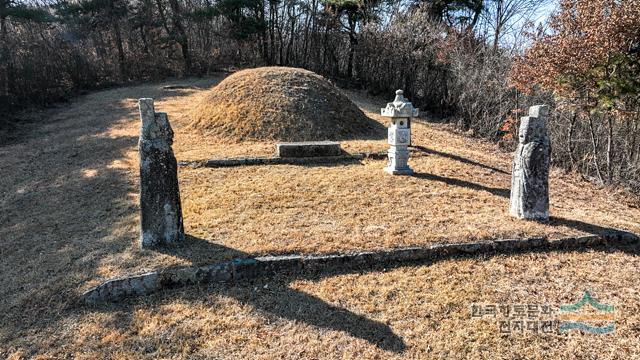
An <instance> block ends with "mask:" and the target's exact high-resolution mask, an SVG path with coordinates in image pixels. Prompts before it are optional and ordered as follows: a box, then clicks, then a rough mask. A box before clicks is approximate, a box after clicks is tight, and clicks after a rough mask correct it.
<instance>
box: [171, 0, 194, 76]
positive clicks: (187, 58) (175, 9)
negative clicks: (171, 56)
mask: <svg viewBox="0 0 640 360" xmlns="http://www.w3.org/2000/svg"><path fill="white" fill-rule="evenodd" d="M169 6H170V7H171V12H172V13H173V17H172V18H171V19H172V21H173V28H174V30H175V33H176V34H177V36H176V41H177V42H178V44H180V48H181V50H182V58H183V60H184V72H185V74H189V73H191V54H190V53H189V40H188V38H187V32H186V31H185V29H184V26H183V25H182V20H181V13H180V4H178V1H177V0H169Z"/></svg>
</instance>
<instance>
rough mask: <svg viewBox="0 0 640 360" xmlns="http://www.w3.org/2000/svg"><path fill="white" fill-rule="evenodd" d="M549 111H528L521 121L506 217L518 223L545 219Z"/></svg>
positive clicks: (541, 107)
mask: <svg viewBox="0 0 640 360" xmlns="http://www.w3.org/2000/svg"><path fill="white" fill-rule="evenodd" d="M548 114H549V107H548V106H547V105H537V106H532V107H530V108H529V116H525V117H523V118H521V121H520V129H519V132H518V149H517V150H516V153H515V157H514V160H513V168H512V177H511V200H510V209H509V213H510V214H511V215H512V216H515V217H517V218H520V219H527V220H539V221H540V220H541V221H546V220H548V219H549V163H550V158H551V145H550V143H549V136H547V126H546V122H547V116H548Z"/></svg>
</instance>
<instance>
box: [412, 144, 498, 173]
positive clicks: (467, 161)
mask: <svg viewBox="0 0 640 360" xmlns="http://www.w3.org/2000/svg"><path fill="white" fill-rule="evenodd" d="M412 148H413V149H415V150H418V151H420V152H423V153H425V154H429V155H436V156H442V157H446V158H449V159H452V160H456V161H459V162H461V163H464V164H469V165H473V166H479V167H481V168H483V169H487V170H492V171H495V172H499V173H501V174H507V175H509V172H507V171H504V170H502V169H498V168H496V167H493V166H489V165H485V164H483V163H479V162H477V161H475V160H471V159H467V158H465V157H462V156H459V155H454V154H449V153H446V152H442V151H438V150H433V149H429V148H428V147H425V146H420V145H414V146H412Z"/></svg>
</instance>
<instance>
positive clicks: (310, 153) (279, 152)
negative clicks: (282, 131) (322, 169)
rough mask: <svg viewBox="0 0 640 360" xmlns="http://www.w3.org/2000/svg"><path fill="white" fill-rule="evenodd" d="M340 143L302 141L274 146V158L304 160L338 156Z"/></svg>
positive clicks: (340, 152) (340, 150) (340, 151)
mask: <svg viewBox="0 0 640 360" xmlns="http://www.w3.org/2000/svg"><path fill="white" fill-rule="evenodd" d="M340 155H342V149H341V148H340V143H337V142H333V141H304V142H291V143H280V144H276V156H278V157H283V158H305V157H324V156H340Z"/></svg>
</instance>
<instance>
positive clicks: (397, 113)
mask: <svg viewBox="0 0 640 360" xmlns="http://www.w3.org/2000/svg"><path fill="white" fill-rule="evenodd" d="M403 94H404V92H403V91H402V90H397V91H396V98H395V99H394V100H393V102H390V103H387V107H386V108H382V109H380V114H381V115H382V116H385V117H390V118H412V117H416V116H418V111H419V109H417V108H414V107H413V104H412V103H411V102H410V101H408V100H407V99H405V97H404V96H403Z"/></svg>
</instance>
